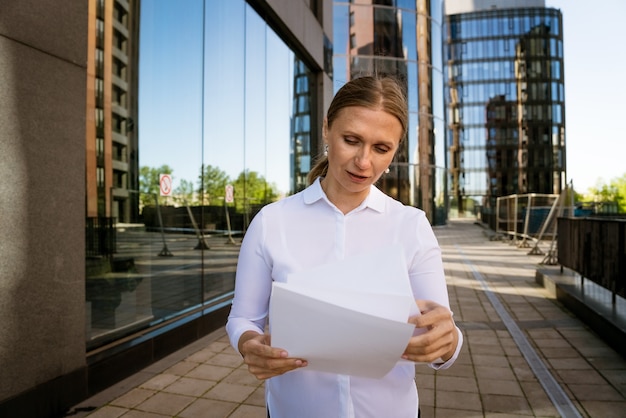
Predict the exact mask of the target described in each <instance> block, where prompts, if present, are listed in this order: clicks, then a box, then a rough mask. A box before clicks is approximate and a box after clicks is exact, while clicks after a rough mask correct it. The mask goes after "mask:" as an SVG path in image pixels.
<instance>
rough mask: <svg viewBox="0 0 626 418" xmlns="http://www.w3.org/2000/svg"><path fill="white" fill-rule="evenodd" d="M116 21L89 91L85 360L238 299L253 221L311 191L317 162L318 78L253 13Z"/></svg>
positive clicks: (175, 5) (161, 5)
mask: <svg viewBox="0 0 626 418" xmlns="http://www.w3.org/2000/svg"><path fill="white" fill-rule="evenodd" d="M114 9H115V10H114V11H111V14H110V15H108V16H107V15H104V13H105V9H103V8H102V9H100V13H102V15H98V22H99V23H98V24H97V27H98V28H102V30H104V28H105V27H106V25H108V24H112V22H113V21H115V22H118V23H116V25H117V24H119V23H120V22H123V23H124V24H125V25H127V26H126V27H127V28H128V35H126V34H125V33H124V32H122V31H118V32H117V33H116V34H115V37H114V42H113V47H112V49H111V50H107V49H106V47H104V48H103V45H100V44H97V45H100V46H99V47H98V46H97V45H96V48H97V51H96V53H95V54H94V57H95V58H94V62H95V65H98V63H101V64H102V65H104V64H103V63H104V62H106V60H105V59H104V57H106V56H109V55H113V56H114V57H116V58H115V60H113V66H112V68H110V69H107V68H106V67H101V68H99V70H98V71H95V72H94V73H95V74H96V75H98V74H104V72H105V71H111V72H112V73H113V75H114V77H113V83H114V84H113V85H111V84H107V80H108V79H109V78H110V77H108V76H107V77H102V76H101V77H95V78H94V80H93V84H92V85H94V86H96V88H95V89H94V90H95V91H94V101H95V104H96V106H95V107H92V108H91V110H90V112H92V113H91V114H92V115H95V118H91V119H93V120H94V125H93V135H94V138H93V141H94V146H93V150H94V152H93V161H94V164H93V166H92V165H90V164H91V163H89V161H90V160H89V158H91V157H88V166H87V169H88V172H89V171H90V170H91V169H93V172H94V174H93V189H91V188H90V187H91V186H88V189H87V200H88V201H93V202H94V203H93V205H91V206H89V207H90V208H92V209H89V210H88V220H87V229H86V237H87V248H86V255H87V262H86V263H87V275H86V276H87V277H86V290H87V292H86V293H87V294H86V303H87V305H88V306H87V307H88V309H87V315H88V318H87V323H88V329H87V346H88V348H95V347H98V346H100V345H102V344H105V343H108V342H111V341H114V340H116V339H119V338H121V337H123V336H126V335H129V334H131V333H133V332H136V331H137V330H140V329H144V328H148V327H151V326H155V325H158V324H161V323H163V322H164V321H166V320H168V319H170V318H176V317H180V316H181V315H184V314H185V313H187V312H193V311H196V310H198V309H201V308H202V309H209V310H210V309H211V307H213V306H218V305H219V304H220V303H222V302H224V301H227V300H229V298H230V297H231V296H232V291H233V289H234V277H235V266H236V261H237V256H238V252H239V244H240V242H241V237H242V235H243V234H244V233H245V230H246V228H247V225H248V224H249V222H250V220H251V218H252V217H253V216H254V215H255V214H256V213H257V212H258V210H259V209H260V208H261V207H262V206H263V205H265V204H267V203H270V202H272V201H275V200H277V199H279V198H281V197H282V196H285V195H288V194H291V193H294V192H296V191H298V190H301V189H302V188H303V187H304V185H305V183H304V182H305V178H306V174H308V171H309V169H310V165H311V153H312V150H314V149H316V144H314V141H313V138H314V135H313V134H312V127H311V120H312V114H311V112H312V109H315V108H316V106H315V104H314V103H316V100H317V99H316V97H315V96H314V92H315V89H313V88H312V86H314V85H315V83H314V82H313V74H312V72H311V70H310V69H309V68H307V66H306V65H305V64H304V62H303V61H302V60H300V59H299V57H297V56H296V55H295V54H294V52H293V51H291V50H290V49H289V48H288V47H287V46H286V44H285V43H284V42H283V41H282V40H281V39H280V37H279V36H278V35H277V34H276V33H275V32H273V30H272V29H271V28H270V27H269V26H268V25H267V24H266V22H265V21H263V19H262V18H261V17H260V16H259V15H258V14H257V13H256V12H255V11H254V10H253V9H252V8H251V7H249V6H248V5H247V3H246V2H245V1H244V0H235V1H229V2H222V1H216V0H206V1H203V0H189V1H185V2H182V3H181V2H177V1H173V0H170V1H161V2H142V4H141V15H140V16H139V17H137V16H136V14H137V13H138V10H136V9H131V8H129V4H127V3H126V2H119V3H118V4H117V5H116V7H115V8H114ZM134 21H140V25H139V28H141V29H140V30H141V33H139V32H138V30H139V29H138V28H133V27H129V26H128V25H132V22H134ZM94 25H96V23H95V21H94ZM123 54H128V56H129V57H131V58H132V57H135V59H130V58H129V59H125V58H124V57H123ZM137 80H138V81H137ZM105 92H110V94H108V93H105ZM106 100H110V103H106ZM89 101H90V99H89V98H88V103H89ZM111 105H112V106H111ZM109 108H110V109H112V110H109ZM88 178H89V175H88ZM88 183H89V181H88Z"/></svg>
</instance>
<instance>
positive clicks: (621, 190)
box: [585, 173, 626, 213]
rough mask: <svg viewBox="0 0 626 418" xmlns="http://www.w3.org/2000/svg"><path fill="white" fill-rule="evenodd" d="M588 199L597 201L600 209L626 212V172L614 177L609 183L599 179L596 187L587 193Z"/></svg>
mask: <svg viewBox="0 0 626 418" xmlns="http://www.w3.org/2000/svg"><path fill="white" fill-rule="evenodd" d="M585 198H586V200H589V201H592V202H595V204H596V206H597V207H598V209H599V210H600V211H603V209H604V210H605V211H607V212H609V213H610V212H619V213H626V173H624V174H623V175H622V176H621V177H616V178H614V179H612V180H611V181H610V182H609V184H606V183H605V182H604V180H602V179H598V181H597V182H596V185H595V187H590V188H589V190H588V191H587V193H586V194H585Z"/></svg>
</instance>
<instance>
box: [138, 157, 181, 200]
mask: <svg viewBox="0 0 626 418" xmlns="http://www.w3.org/2000/svg"><path fill="white" fill-rule="evenodd" d="M173 172H174V170H172V168H171V167H170V166H168V165H167V164H164V165H162V166H161V167H157V168H152V167H148V166H143V167H141V168H140V169H139V191H140V192H141V194H140V195H139V202H140V206H141V207H142V208H143V207H144V206H152V205H154V195H155V194H156V195H158V194H159V187H160V186H159V176H160V175H161V174H172V173H173ZM172 179H173V177H172Z"/></svg>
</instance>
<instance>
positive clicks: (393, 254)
mask: <svg viewBox="0 0 626 418" xmlns="http://www.w3.org/2000/svg"><path fill="white" fill-rule="evenodd" d="M416 314H419V310H418V309H417V305H416V303H415V300H414V297H413V294H412V292H411V286H410V283H409V279H408V272H407V270H406V263H405V261H404V257H403V255H402V251H401V250H400V249H398V248H395V247H394V248H388V249H387V250H383V251H380V252H377V253H376V254H371V255H366V256H360V257H351V258H346V259H345V260H343V261H341V262H338V263H334V264H330V265H325V266H322V267H319V268H316V269H313V270H309V271H306V272H302V273H298V274H294V275H291V276H289V277H288V282H287V283H274V285H273V288H272V296H271V299H270V315H269V316H270V332H271V335H272V346H274V347H280V348H283V349H285V350H287V352H288V353H289V356H290V357H298V358H303V359H306V360H307V361H308V366H307V369H308V370H316V371H323V372H332V373H338V374H348V375H355V376H365V377H373V378H380V377H383V376H384V375H385V374H387V373H388V372H389V371H390V370H391V369H392V368H393V367H394V366H395V365H396V363H397V362H398V361H401V358H400V356H401V355H402V353H403V352H404V350H405V348H406V346H407V344H408V342H409V339H410V338H411V336H412V335H413V332H414V331H415V327H414V326H413V325H412V324H409V323H407V321H408V319H409V316H411V315H416Z"/></svg>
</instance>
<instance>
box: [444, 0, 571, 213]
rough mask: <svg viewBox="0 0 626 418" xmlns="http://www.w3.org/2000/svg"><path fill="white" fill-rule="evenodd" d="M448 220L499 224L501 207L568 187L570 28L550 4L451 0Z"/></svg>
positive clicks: (448, 7)
mask: <svg viewBox="0 0 626 418" xmlns="http://www.w3.org/2000/svg"><path fill="white" fill-rule="evenodd" d="M445 6H446V10H445V13H446V16H445V24H444V30H445V44H444V60H445V74H446V76H447V78H446V83H445V90H446V95H445V98H446V108H447V120H446V121H447V142H448V153H447V157H448V163H447V166H448V169H449V196H450V202H451V212H452V213H453V214H457V213H458V214H459V215H460V216H463V215H469V214H475V213H479V212H480V214H481V215H482V217H483V220H484V221H486V222H489V223H490V224H492V225H494V224H493V222H494V219H493V214H494V211H495V207H496V199H497V198H498V197H500V196H506V195H511V194H527V193H540V194H558V193H560V191H561V190H562V188H563V187H564V185H565V168H566V167H565V97H564V77H563V22H562V14H561V12H560V11H559V10H556V9H552V8H546V7H545V2H544V1H543V0H527V1H520V0H504V1H495V0H477V1H467V0H447V1H446V3H445Z"/></svg>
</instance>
